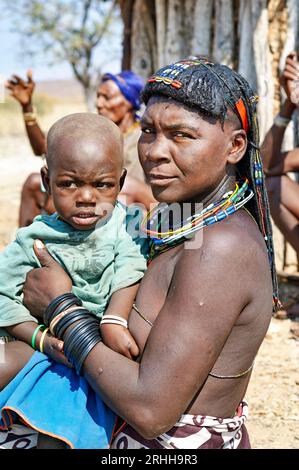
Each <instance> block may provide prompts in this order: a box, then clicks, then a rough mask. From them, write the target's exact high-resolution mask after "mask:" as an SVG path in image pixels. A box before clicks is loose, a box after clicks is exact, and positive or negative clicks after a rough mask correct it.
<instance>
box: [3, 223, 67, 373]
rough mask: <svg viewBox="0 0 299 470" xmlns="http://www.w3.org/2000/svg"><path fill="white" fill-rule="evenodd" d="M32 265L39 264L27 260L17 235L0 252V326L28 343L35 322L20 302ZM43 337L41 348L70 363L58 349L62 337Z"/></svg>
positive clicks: (36, 340)
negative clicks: (16, 237)
mask: <svg viewBox="0 0 299 470" xmlns="http://www.w3.org/2000/svg"><path fill="white" fill-rule="evenodd" d="M23 230H24V229H23ZM35 267H38V265H37V263H36V265H34V263H33V262H32V261H30V260H29V258H28V257H27V254H26V253H25V250H24V249H23V246H21V244H20V243H19V242H18V239H17V240H16V241H14V242H12V243H11V244H10V245H8V246H7V247H6V248H5V250H4V251H3V252H2V253H1V254H0V327H1V328H5V330H6V331H7V332H8V333H9V334H10V335H12V336H14V337H15V338H17V339H18V340H20V341H23V342H25V343H27V344H28V345H29V346H32V336H33V334H34V331H35V329H36V328H37V326H38V322H37V320H36V318H34V317H33V316H32V315H31V314H30V312H29V310H28V309H27V308H26V307H25V306H24V305H23V292H22V291H23V285H24V281H25V278H26V275H27V273H28V272H29V271H31V269H33V268H35ZM41 335H42V332H41V331H40V330H39V331H38V332H37V334H36V338H35V347H36V348H37V349H39V344H40V339H41ZM44 339H45V340H44V352H45V353H46V354H47V355H48V356H50V357H51V358H52V359H54V360H56V361H57V362H61V363H63V364H66V365H69V362H68V361H67V359H66V358H65V356H64V355H63V353H62V352H61V351H62V349H63V343H62V341H59V340H57V339H56V338H54V337H53V336H50V335H49V334H47V335H46V336H45V338H44Z"/></svg>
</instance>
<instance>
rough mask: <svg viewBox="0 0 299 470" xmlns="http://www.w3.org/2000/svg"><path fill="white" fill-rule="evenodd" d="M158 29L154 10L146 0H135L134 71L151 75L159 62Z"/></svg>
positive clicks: (132, 44) (145, 75) (132, 49)
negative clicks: (156, 29) (154, 19)
mask: <svg viewBox="0 0 299 470" xmlns="http://www.w3.org/2000/svg"><path fill="white" fill-rule="evenodd" d="M156 51H157V47H156V31H155V24H154V21H153V15H152V10H151V8H150V6H149V4H148V2H147V1H145V0H135V4H134V7H133V22H132V37H131V58H132V59H131V60H132V64H134V67H133V68H134V71H135V72H136V73H138V74H139V75H141V76H143V77H148V76H149V75H151V73H152V72H153V70H154V69H155V68H156V63H157V59H156V57H157V52H156Z"/></svg>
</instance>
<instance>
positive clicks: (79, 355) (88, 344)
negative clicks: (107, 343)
mask: <svg viewBox="0 0 299 470" xmlns="http://www.w3.org/2000/svg"><path fill="white" fill-rule="evenodd" d="M80 340H81V341H80V350H79V351H76V350H75V349H72V350H71V351H69V352H68V355H67V358H68V360H69V361H70V362H71V363H72V364H73V365H74V366H75V368H76V371H77V373H78V374H79V375H80V371H81V367H82V364H83V362H84V361H85V359H86V357H87V355H88V354H89V352H90V351H91V349H92V348H93V347H94V346H95V345H96V344H97V343H99V342H101V341H102V337H101V335H100V333H99V330H98V329H96V330H95V331H93V332H89V333H88V335H87V336H86V337H85V338H84V339H82V338H80Z"/></svg>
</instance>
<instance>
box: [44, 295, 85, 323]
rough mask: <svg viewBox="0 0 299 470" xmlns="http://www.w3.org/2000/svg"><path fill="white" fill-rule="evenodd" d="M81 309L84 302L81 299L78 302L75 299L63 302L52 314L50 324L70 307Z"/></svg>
mask: <svg viewBox="0 0 299 470" xmlns="http://www.w3.org/2000/svg"><path fill="white" fill-rule="evenodd" d="M75 306H76V307H81V306H82V302H81V300H80V299H77V301H75V300H73V299H69V300H64V301H63V302H61V303H60V304H59V305H58V307H57V308H56V309H55V310H54V312H53V313H52V315H51V316H50V318H49V324H50V323H51V321H52V320H54V318H55V317H57V315H59V314H60V313H61V312H63V311H64V310H67V309H68V308H70V307H75Z"/></svg>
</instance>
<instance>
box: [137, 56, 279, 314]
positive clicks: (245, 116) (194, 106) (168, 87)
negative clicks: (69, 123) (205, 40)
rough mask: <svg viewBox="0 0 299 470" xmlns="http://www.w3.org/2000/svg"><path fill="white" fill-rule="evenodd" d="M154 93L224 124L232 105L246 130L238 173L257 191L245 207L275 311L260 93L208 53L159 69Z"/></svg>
mask: <svg viewBox="0 0 299 470" xmlns="http://www.w3.org/2000/svg"><path fill="white" fill-rule="evenodd" d="M156 95H160V96H164V97H168V98H172V99H174V100H176V101H178V102H180V103H182V104H183V105H184V106H187V107H188V108H189V109H191V110H193V111H194V110H196V111H197V112H199V114H200V115H203V116H207V117H210V118H214V119H215V120H220V122H221V123H222V125H223V123H224V121H225V119H226V117H227V110H228V108H230V109H231V110H232V111H234V113H235V114H236V115H237V116H238V118H239V120H240V123H242V127H243V128H244V129H245V130H246V131H247V138H248V145H247V150H246V153H245V155H244V157H243V158H242V160H241V161H240V162H239V163H238V164H237V171H238V174H239V176H240V177H245V178H247V179H248V180H249V185H250V187H251V188H252V190H253V192H254V197H253V198H252V199H251V200H250V201H249V202H248V206H247V208H248V210H249V211H250V213H251V215H252V216H253V217H254V219H255V220H256V222H257V224H258V226H259V228H260V231H261V233H262V235H263V237H264V240H265V243H266V246H267V250H268V256H269V263H270V268H271V274H272V283H273V299H274V310H275V309H277V308H279V307H280V304H279V300H278V285H277V278H276V269H275V256H274V247H273V236H272V225H271V220H270V210H269V203H268V197H267V191H266V187H265V179H264V173H263V170H262V161H261V156H260V148H259V128H258V120H257V110H256V103H257V96H255V94H254V93H253V91H252V89H251V88H250V86H249V84H248V82H247V81H246V80H245V79H244V78H243V77H242V76H241V75H239V74H238V73H237V72H235V71H233V70H232V69H230V68H229V67H227V66H225V65H221V64H215V63H212V62H211V61H210V60H209V59H207V58H205V57H198V58H194V59H193V58H192V59H186V60H182V61H180V62H177V63H174V64H171V65H168V66H165V67H163V68H161V69H160V70H158V71H157V72H156V73H155V75H153V76H151V77H150V78H149V80H148V82H147V84H146V86H145V88H144V90H143V93H142V97H143V100H144V102H145V104H147V102H148V100H149V99H150V98H151V97H152V96H156Z"/></svg>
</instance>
